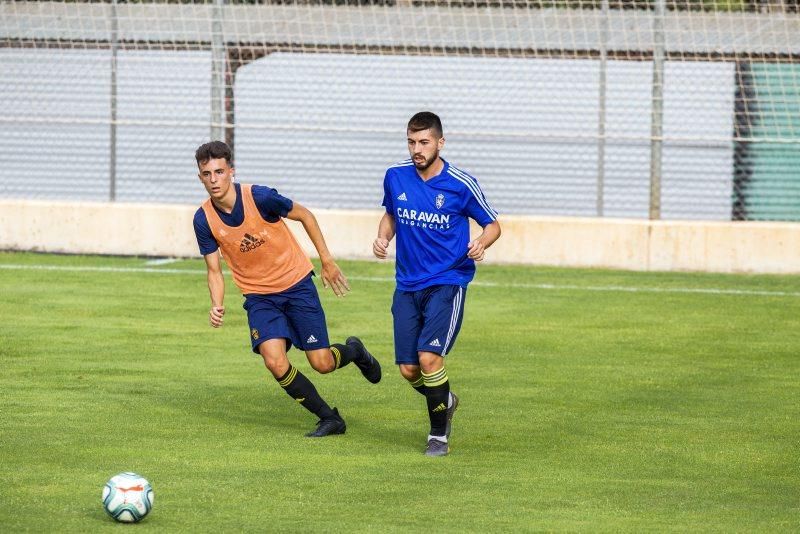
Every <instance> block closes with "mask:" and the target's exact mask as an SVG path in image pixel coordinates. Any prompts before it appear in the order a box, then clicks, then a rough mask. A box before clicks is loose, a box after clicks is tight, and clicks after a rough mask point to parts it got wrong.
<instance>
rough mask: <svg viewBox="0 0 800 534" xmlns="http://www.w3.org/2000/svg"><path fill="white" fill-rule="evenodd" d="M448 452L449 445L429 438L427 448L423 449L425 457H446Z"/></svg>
mask: <svg viewBox="0 0 800 534" xmlns="http://www.w3.org/2000/svg"><path fill="white" fill-rule="evenodd" d="M449 452H450V445H448V444H447V442H445V441H440V440H438V439H436V438H430V439H429V440H428V446H427V447H425V456H447V453H449Z"/></svg>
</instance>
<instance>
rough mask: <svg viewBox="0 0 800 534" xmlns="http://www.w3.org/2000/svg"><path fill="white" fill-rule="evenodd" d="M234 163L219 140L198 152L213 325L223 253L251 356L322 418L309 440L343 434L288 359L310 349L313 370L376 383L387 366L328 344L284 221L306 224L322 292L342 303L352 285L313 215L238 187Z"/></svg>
mask: <svg viewBox="0 0 800 534" xmlns="http://www.w3.org/2000/svg"><path fill="white" fill-rule="evenodd" d="M231 158H232V155H231V150H230V148H229V147H228V145H226V144H225V143H223V142H221V141H213V142H211V143H206V144H204V145H201V146H200V147H199V148H198V149H197V152H196V153H195V159H196V160H197V167H198V171H199V172H198V175H199V177H200V181H201V182H202V183H203V185H204V186H205V188H206V191H208V195H209V198H208V199H207V200H206V201H205V202H204V203H203V205H202V206H201V207H200V209H198V210H197V212H196V213H195V216H194V231H195V235H196V236H197V243H198V245H199V247H200V253H201V254H202V255H203V257H204V258H205V260H206V268H207V271H208V289H209V293H210V296H211V309H210V310H209V316H208V317H209V322H210V323H211V326H213V327H215V328H219V327H220V326H222V324H223V321H224V315H225V307H224V305H223V300H224V297H225V281H224V279H223V276H222V268H221V262H220V252H221V253H222V255H223V256H224V259H225V262H226V263H227V264H228V267H229V268H230V270H231V273H232V275H233V280H234V282H235V283H236V285H237V286H238V287H239V290H240V291H241V292H242V294H243V296H244V299H245V300H244V309H245V310H247V321H248V323H249V325H250V342H251V344H252V348H253V352H255V353H256V354H259V355H261V357H262V358H263V359H264V364H265V365H266V367H267V369H269V371H270V372H271V373H272V376H273V377H275V380H276V381H277V382H278V384H279V385H280V386H281V387H282V388H283V390H284V391H286V393H287V394H288V395H289V396H291V397H292V398H293V399H295V400H296V401H297V402H299V403H300V404H301V405H302V406H303V407H304V408H306V409H307V410H308V411H310V412H311V413H313V414H315V415H317V416H318V417H319V423H317V428H316V429H315V430H313V431H311V432H309V433H308V434H306V435H307V436H308V437H313V438H318V437H324V436H329V435H333V434H344V432H345V430H346V428H347V427H346V425H345V422H344V419H343V418H342V417H341V415H339V411H338V410H337V409H336V408H331V407H330V406H329V405H328V403H327V402H325V401H324V400H323V399H322V397H321V396H320V395H319V393H318V392H317V389H316V388H315V387H314V384H312V383H311V381H310V380H309V379H308V378H307V377H306V376H305V375H304V374H303V373H301V372H300V371H299V370H298V369H297V368H296V367H294V366H292V364H291V363H290V362H289V359H288V358H287V356H286V352H287V351H288V350H289V348H291V346H292V344H294V345H295V346H296V347H297V348H299V349H302V350H304V351H305V353H306V357H307V358H308V361H309V363H310V364H311V367H313V368H314V369H315V370H316V371H318V372H320V373H330V372H332V371H334V370H336V369H339V368H341V367H344V366H345V365H347V364H348V363H350V362H354V363H355V365H356V366H358V368H359V369H360V370H361V373H362V374H363V375H364V377H365V378H366V379H367V380H369V381H370V382H372V383H373V384H375V383H377V382H379V381H380V379H381V366H380V363H379V362H378V361H377V360H376V359H375V358H374V357H373V356H372V355H371V354H370V353H369V352H368V351H367V349H366V348H365V347H364V344H363V343H362V342H361V340H359V339H358V338H357V337H355V336H351V337H349V338H347V340H346V341H345V342H344V343H343V344H342V343H333V344H331V343H330V342H329V341H328V329H327V326H326V324H325V313H324V312H323V310H322V305H321V304H320V300H319V296H318V294H317V289H316V287H315V286H314V282H312V280H311V277H312V276H313V275H314V273H313V271H312V269H313V266H312V264H311V261H310V260H309V259H308V256H306V254H305V252H304V251H303V249H302V248H300V245H299V244H298V243H297V240H296V239H295V238H294V235H293V234H292V233H291V232H290V231H289V229H288V227H287V226H286V224H285V223H284V221H283V219H284V218H287V219H292V220H295V221H299V222H300V223H302V225H303V228H304V229H305V231H306V233H307V234H308V237H309V239H311V242H312V243H313V244H314V247H315V248H316V249H317V252H318V253H319V257H320V262H321V264H322V283H323V285H324V286H326V287H328V286H330V287H331V289H333V291H334V293H335V294H336V295H337V296H342V295H344V294H345V293H346V292H347V291H348V290H349V289H350V287H349V286H348V284H347V279H346V278H345V277H344V275H343V274H342V272H341V270H340V269H339V267H338V266H337V265H336V262H335V261H334V259H333V256H332V255H331V253H330V252H329V251H328V247H327V246H326V245H325V239H324V238H323V236H322V232H321V230H320V228H319V225H318V224H317V220H316V218H315V217H314V215H313V214H312V213H311V212H310V211H309V210H308V209H306V208H305V207H303V206H301V205H300V204H299V203H297V202H293V201H291V200H289V199H288V198H285V197H283V196H281V195H279V194H278V192H277V191H275V190H274V189H272V188H269V187H264V186H259V185H249V184H238V183H234V181H233V173H234V169H233V166H232V161H231Z"/></svg>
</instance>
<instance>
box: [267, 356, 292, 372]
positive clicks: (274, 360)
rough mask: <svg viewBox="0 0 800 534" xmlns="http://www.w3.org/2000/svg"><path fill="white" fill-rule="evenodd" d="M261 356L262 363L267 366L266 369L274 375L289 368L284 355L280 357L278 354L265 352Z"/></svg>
mask: <svg viewBox="0 0 800 534" xmlns="http://www.w3.org/2000/svg"><path fill="white" fill-rule="evenodd" d="M261 357H262V358H264V365H265V366H266V367H267V370H268V371H269V372H270V373H272V374H273V375H274V376H276V377H277V376H280V375H282V374H283V373H285V372H286V370H287V369H288V368H289V362H288V360H287V359H286V357H283V358H281V357H279V356H273V355H267V354H262V355H261Z"/></svg>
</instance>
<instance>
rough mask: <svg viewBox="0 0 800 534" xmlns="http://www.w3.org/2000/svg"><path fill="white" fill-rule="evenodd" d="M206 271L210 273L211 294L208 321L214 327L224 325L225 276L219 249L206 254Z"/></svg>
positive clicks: (209, 287)
mask: <svg viewBox="0 0 800 534" xmlns="http://www.w3.org/2000/svg"><path fill="white" fill-rule="evenodd" d="M204 258H205V260H206V271H207V275H208V292H209V294H210V296H211V309H210V310H209V312H208V322H209V323H211V326H213V327H214V328H219V327H220V326H222V321H223V316H224V315H225V306H224V304H223V302H224V300H225V278H223V276H222V266H221V265H220V261H219V250H217V251H214V252H212V253H211V254H206V255H205V256H204Z"/></svg>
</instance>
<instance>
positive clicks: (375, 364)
mask: <svg viewBox="0 0 800 534" xmlns="http://www.w3.org/2000/svg"><path fill="white" fill-rule="evenodd" d="M351 343H352V344H354V345H358V346H359V347H360V348H361V350H363V351H364V352H365V353H366V355H367V356H368V357H369V359H370V360H372V365H370V366H369V369H367V370H366V371H364V370H363V369H361V367H359V368H358V369H359V370H360V371H361V374H362V375H364V378H366V379H367V380H368V381H369V382H371V383H373V384H377V383H378V382H380V381H381V377H382V376H383V373H382V372H381V362H379V361H378V360H377V359H376V358H375V356H373V355H372V354H370V352H369V351H368V350H367V347H365V346H364V343H362V342H361V340H360V339H358V338H357V337H355V336H350V337H348V338H347V339H346V340H345V345H350V344H351ZM356 367H358V365H356Z"/></svg>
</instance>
